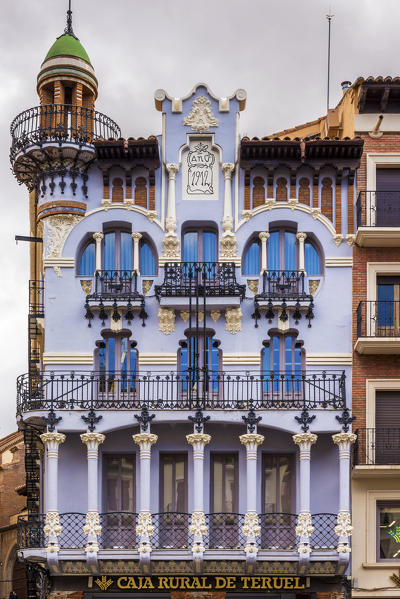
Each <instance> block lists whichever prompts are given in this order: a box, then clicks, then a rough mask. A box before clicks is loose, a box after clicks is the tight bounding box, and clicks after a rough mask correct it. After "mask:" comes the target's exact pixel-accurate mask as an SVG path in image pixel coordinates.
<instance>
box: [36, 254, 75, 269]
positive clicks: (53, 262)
mask: <svg viewBox="0 0 400 599" xmlns="http://www.w3.org/2000/svg"><path fill="white" fill-rule="evenodd" d="M53 266H59V267H60V268H74V266H75V258H62V257H61V256H60V257H59V258H44V259H43V267H44V268H53Z"/></svg>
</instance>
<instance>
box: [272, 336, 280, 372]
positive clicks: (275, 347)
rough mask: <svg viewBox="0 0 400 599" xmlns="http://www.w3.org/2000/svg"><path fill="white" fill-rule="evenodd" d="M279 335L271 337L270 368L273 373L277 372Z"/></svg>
mask: <svg viewBox="0 0 400 599" xmlns="http://www.w3.org/2000/svg"><path fill="white" fill-rule="evenodd" d="M279 346H280V343H279V337H272V370H273V372H274V375H275V376H277V375H278V374H279V349H280V347H279Z"/></svg>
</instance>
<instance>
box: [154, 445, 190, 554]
mask: <svg viewBox="0 0 400 599" xmlns="http://www.w3.org/2000/svg"><path fill="white" fill-rule="evenodd" d="M187 502H188V499H187V455H186V454H170V455H164V454H161V456H160V512H162V513H161V514H160V519H161V521H160V523H159V524H160V532H159V535H160V545H161V547H165V548H167V547H168V548H181V547H186V548H187V546H188V526H189V521H188V517H187V505H188V503H187Z"/></svg>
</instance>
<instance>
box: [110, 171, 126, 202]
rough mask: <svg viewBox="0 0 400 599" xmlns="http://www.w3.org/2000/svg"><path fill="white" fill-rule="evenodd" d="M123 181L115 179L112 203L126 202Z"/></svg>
mask: <svg viewBox="0 0 400 599" xmlns="http://www.w3.org/2000/svg"><path fill="white" fill-rule="evenodd" d="M123 185H124V184H123V181H122V179H120V178H119V177H116V178H115V179H113V182H112V201H113V202H123V201H124V187H123Z"/></svg>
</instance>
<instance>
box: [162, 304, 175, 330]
mask: <svg viewBox="0 0 400 599" xmlns="http://www.w3.org/2000/svg"><path fill="white" fill-rule="evenodd" d="M158 328H159V330H160V331H161V332H162V333H164V334H165V335H170V334H171V333H173V332H174V331H175V310H173V309H172V308H160V309H159V310H158Z"/></svg>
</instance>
